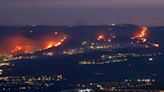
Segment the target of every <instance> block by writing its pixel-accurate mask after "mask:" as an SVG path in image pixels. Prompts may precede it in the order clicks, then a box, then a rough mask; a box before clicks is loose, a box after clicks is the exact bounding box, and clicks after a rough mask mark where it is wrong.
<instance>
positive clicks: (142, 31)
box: [133, 26, 148, 38]
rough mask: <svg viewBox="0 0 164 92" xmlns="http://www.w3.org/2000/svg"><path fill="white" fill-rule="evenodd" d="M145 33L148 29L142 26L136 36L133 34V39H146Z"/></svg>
mask: <svg viewBox="0 0 164 92" xmlns="http://www.w3.org/2000/svg"><path fill="white" fill-rule="evenodd" d="M147 32H148V28H147V27H145V26H144V27H142V28H141V30H140V31H139V32H138V33H137V34H135V36H134V37H133V38H146V36H147Z"/></svg>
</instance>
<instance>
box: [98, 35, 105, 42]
mask: <svg viewBox="0 0 164 92" xmlns="http://www.w3.org/2000/svg"><path fill="white" fill-rule="evenodd" d="M104 39H105V36H104V35H103V34H101V35H98V37H97V40H98V41H100V40H104Z"/></svg>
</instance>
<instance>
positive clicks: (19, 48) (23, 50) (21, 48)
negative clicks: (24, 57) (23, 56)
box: [11, 45, 31, 53]
mask: <svg viewBox="0 0 164 92" xmlns="http://www.w3.org/2000/svg"><path fill="white" fill-rule="evenodd" d="M30 49H31V47H30V46H21V45H17V46H16V47H15V48H13V49H12V50H11V52H12V53H28V52H30Z"/></svg>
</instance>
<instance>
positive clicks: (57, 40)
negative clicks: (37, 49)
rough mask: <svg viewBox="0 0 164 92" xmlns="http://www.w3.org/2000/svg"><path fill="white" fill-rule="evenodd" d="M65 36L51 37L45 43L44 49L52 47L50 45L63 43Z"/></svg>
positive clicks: (54, 45)
mask: <svg viewBox="0 0 164 92" xmlns="http://www.w3.org/2000/svg"><path fill="white" fill-rule="evenodd" d="M66 38H67V37H66V36H61V37H58V39H51V40H50V41H49V42H48V43H46V47H45V49H48V48H52V47H58V46H60V45H62V44H63V43H64V41H65V40H66Z"/></svg>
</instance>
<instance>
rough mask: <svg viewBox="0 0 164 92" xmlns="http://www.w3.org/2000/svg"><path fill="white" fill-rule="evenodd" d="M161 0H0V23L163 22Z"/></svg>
mask: <svg viewBox="0 0 164 92" xmlns="http://www.w3.org/2000/svg"><path fill="white" fill-rule="evenodd" d="M163 8H164V1H163V0H153V1H150V0H46V1H45V0H35V1H33V0H28V1H27V0H12V1H10V0H0V12H1V14H0V15H1V17H0V21H1V22H0V25H32V24H38V25H102V24H108V23H109V24H111V23H116V24H136V25H153V26H156V25H158V26H160V25H163V24H164V21H163V20H164V17H163V16H164V11H163V10H162V9H163Z"/></svg>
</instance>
